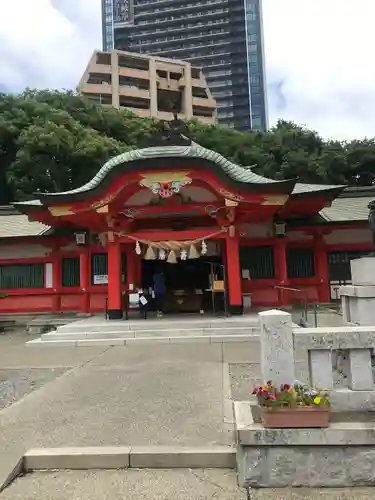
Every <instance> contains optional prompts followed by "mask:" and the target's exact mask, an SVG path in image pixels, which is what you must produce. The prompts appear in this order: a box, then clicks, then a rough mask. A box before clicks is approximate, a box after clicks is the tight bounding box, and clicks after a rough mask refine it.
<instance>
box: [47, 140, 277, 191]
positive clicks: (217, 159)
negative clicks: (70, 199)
mask: <svg viewBox="0 0 375 500" xmlns="http://www.w3.org/2000/svg"><path fill="white" fill-rule="evenodd" d="M163 156H164V157H173V156H178V157H184V156H185V157H193V158H194V157H196V158H203V159H206V160H209V161H212V162H213V163H216V164H217V165H219V166H220V167H221V168H222V169H223V171H224V172H225V173H226V174H227V175H228V176H229V177H231V178H232V179H233V180H235V181H237V182H242V183H245V184H247V183H256V184H270V183H285V180H284V181H275V180H273V179H268V178H267V177H262V176H261V175H258V174H256V173H254V172H253V171H252V168H253V167H254V166H255V165H253V166H248V167H244V166H242V165H237V164H236V163H234V162H232V161H230V160H227V159H226V158H225V157H224V156H222V155H221V154H220V153H217V152H216V151H212V150H210V149H207V148H205V147H203V146H201V145H200V144H198V143H196V142H193V141H192V142H191V144H189V145H187V146H173V145H171V146H169V145H168V146H157V147H149V148H142V149H132V150H130V151H126V152H125V153H121V154H119V155H117V156H114V157H113V158H111V159H110V160H108V161H106V163H105V164H104V165H103V166H102V167H101V169H100V170H99V172H98V173H97V174H96V175H95V176H94V177H93V178H92V179H91V180H90V181H88V182H87V183H86V184H84V185H83V186H80V187H79V188H76V189H72V190H70V191H62V192H59V193H48V196H51V195H52V196H53V195H60V196H61V195H71V194H79V193H83V192H86V191H91V190H92V189H95V188H96V187H97V186H98V185H99V184H100V183H101V182H102V181H103V179H104V178H105V177H106V176H107V174H108V173H109V172H110V171H111V170H112V169H113V168H114V167H116V166H117V165H120V164H121V163H129V162H131V161H134V160H139V159H147V158H155V157H163ZM38 195H40V193H38ZM42 196H43V195H42Z"/></svg>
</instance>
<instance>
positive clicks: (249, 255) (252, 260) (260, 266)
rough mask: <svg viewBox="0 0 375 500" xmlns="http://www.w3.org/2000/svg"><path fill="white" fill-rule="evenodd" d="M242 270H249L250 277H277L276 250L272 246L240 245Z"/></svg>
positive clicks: (256, 278)
mask: <svg viewBox="0 0 375 500" xmlns="http://www.w3.org/2000/svg"><path fill="white" fill-rule="evenodd" d="M240 264H241V270H242V272H243V271H244V270H248V271H249V275H250V279H252V280H259V279H272V278H274V277H275V263H274V251H273V247H272V246H264V247H248V246H246V247H240Z"/></svg>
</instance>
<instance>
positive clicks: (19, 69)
mask: <svg viewBox="0 0 375 500" xmlns="http://www.w3.org/2000/svg"><path fill="white" fill-rule="evenodd" d="M263 11H264V35H265V55H266V68H267V84H268V85H267V88H268V108H269V117H270V125H273V124H275V123H276V122H277V120H278V119H286V120H292V121H294V122H296V123H298V124H300V125H305V126H307V127H309V128H312V129H314V130H317V131H318V132H319V133H320V134H321V135H322V136H324V137H325V138H327V139H328V138H333V139H344V140H345V139H352V138H363V137H365V136H367V137H374V136H375V64H374V62H373V61H374V56H373V53H374V47H375V30H374V29H373V22H374V19H375V1H374V0H356V1H355V2H354V1H353V0H263ZM100 15H101V7H100V0H17V1H14V0H13V1H9V0H0V91H22V90H23V89H24V88H25V87H31V88H35V87H37V88H75V87H76V85H77V83H78V81H79V79H80V77H81V75H82V73H83V71H84V69H85V67H86V65H87V63H88V60H89V58H90V56H91V54H92V52H93V50H94V49H100V48H101V24H100Z"/></svg>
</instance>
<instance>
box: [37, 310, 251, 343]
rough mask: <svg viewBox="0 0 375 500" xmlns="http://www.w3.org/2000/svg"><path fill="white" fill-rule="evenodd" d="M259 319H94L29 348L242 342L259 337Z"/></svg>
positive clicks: (68, 326)
mask: <svg viewBox="0 0 375 500" xmlns="http://www.w3.org/2000/svg"><path fill="white" fill-rule="evenodd" d="M258 333H259V330H258V318H257V316H256V315H247V316H240V317H230V318H213V317H199V318H197V317H191V318H186V317H182V318H181V319H180V318H178V317H177V318H173V319H168V318H162V319H147V320H141V319H135V320H129V321H121V320H120V321H106V320H105V319H104V318H100V317H91V318H86V319H83V320H80V321H74V322H72V323H69V324H66V325H63V326H59V327H57V329H56V330H54V331H51V332H49V333H44V334H42V335H41V337H40V338H39V339H36V340H32V341H30V342H28V345H41V344H43V345H56V346H58V345H60V346H63V345H64V346H69V345H74V346H98V345H108V346H114V345H131V344H142V343H146V342H155V343H182V342H203V343H211V342H223V341H240V340H245V339H246V338H247V337H249V336H254V335H258Z"/></svg>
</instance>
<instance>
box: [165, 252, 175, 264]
mask: <svg viewBox="0 0 375 500" xmlns="http://www.w3.org/2000/svg"><path fill="white" fill-rule="evenodd" d="M167 262H168V264H177V257H176V252H175V251H174V250H171V251H170V252H169V255H168V259H167Z"/></svg>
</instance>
